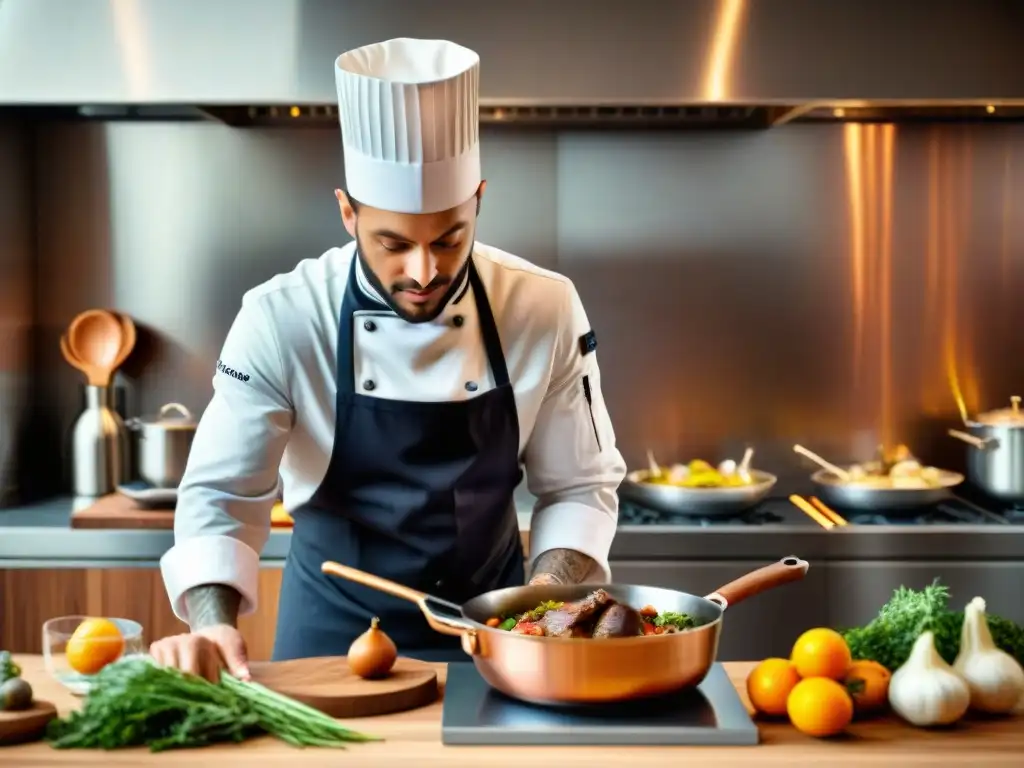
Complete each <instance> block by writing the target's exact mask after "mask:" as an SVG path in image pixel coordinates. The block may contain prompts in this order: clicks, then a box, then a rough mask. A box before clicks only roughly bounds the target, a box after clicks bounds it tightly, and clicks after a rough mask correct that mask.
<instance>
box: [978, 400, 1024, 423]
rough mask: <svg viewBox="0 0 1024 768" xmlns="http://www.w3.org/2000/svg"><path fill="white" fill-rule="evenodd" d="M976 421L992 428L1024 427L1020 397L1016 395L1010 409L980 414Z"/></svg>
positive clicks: (999, 409) (1023, 413) (1023, 414)
mask: <svg viewBox="0 0 1024 768" xmlns="http://www.w3.org/2000/svg"><path fill="white" fill-rule="evenodd" d="M975 421H977V422H978V423H979V424H984V425H986V426H990V427H1024V411H1021V409H1020V397H1019V396H1017V395H1014V396H1013V397H1011V398H1010V407H1009V408H997V409H996V410H994V411H986V412H985V413H982V414H979V415H978V417H977V418H976V419H975Z"/></svg>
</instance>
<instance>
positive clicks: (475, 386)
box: [466, 381, 479, 392]
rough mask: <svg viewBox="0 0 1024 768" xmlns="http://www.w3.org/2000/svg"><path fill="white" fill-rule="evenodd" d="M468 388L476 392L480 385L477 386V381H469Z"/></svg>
mask: <svg viewBox="0 0 1024 768" xmlns="http://www.w3.org/2000/svg"><path fill="white" fill-rule="evenodd" d="M466 389H468V390H469V391H470V392H476V391H477V389H479V387H477V385H476V382H475V381H467V382H466Z"/></svg>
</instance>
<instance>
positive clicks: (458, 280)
mask: <svg viewBox="0 0 1024 768" xmlns="http://www.w3.org/2000/svg"><path fill="white" fill-rule="evenodd" d="M470 242H474V241H473V240H470ZM356 255H357V256H358V257H359V262H360V264H361V265H362V267H363V273H364V274H365V275H366V279H367V281H368V282H369V283H370V285H371V286H373V289H374V290H375V291H376V292H377V294H378V295H379V296H380V297H381V299H382V300H383V301H384V303H385V304H387V305H388V307H389V308H390V309H391V311H392V312H394V313H395V314H396V315H398V316H399V317H400V318H402V319H403V320H405V321H406V322H407V323H429V322H431V321H432V320H436V319H437V318H438V317H439V316H440V315H441V313H442V312H444V308H445V307H447V306H448V302H450V301H451V300H452V299H453V298H454V297H455V294H456V293H458V290H459V287H460V286H461V285H462V281H463V278H465V276H466V272H467V271H468V270H469V260H470V259H471V258H472V257H473V253H472V251H470V254H469V256H468V257H467V258H466V261H465V262H463V264H462V266H461V267H460V268H459V271H458V272H456V273H455V276H454V277H447V276H442V275H438V276H436V277H435V278H434V279H433V280H431V281H430V283H429V284H428V285H426V286H421V285H420V284H419V283H417V282H415V281H414V280H401V281H399V282H397V283H395V284H394V285H392V286H391V288H385V287H384V284H383V283H381V281H380V278H378V277H377V275H376V274H375V273H374V271H373V270H372V269H370V265H369V264H367V263H366V259H365V258H363V243H362V238H361V237H360V236H359V227H358V225H357V226H356ZM442 286H447V288H445V290H444V293H443V294H441V298H440V299H439V300H438V302H437V305H436V306H435V307H434V308H433V309H430V310H427V311H423V312H409V311H408V310H406V309H404V308H403V307H401V306H399V304H398V302H397V301H395V298H394V294H395V293H397V292H399V291H404V290H410V289H411V290H414V291H423V290H431V289H432V288H438V289H440V288H441V287H442Z"/></svg>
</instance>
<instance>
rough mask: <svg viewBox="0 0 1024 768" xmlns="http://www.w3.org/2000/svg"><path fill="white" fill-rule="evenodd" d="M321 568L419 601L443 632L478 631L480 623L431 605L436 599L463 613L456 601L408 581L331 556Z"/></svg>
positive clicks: (343, 577) (398, 595)
mask: <svg viewBox="0 0 1024 768" xmlns="http://www.w3.org/2000/svg"><path fill="white" fill-rule="evenodd" d="M320 570H321V571H322V572H323V573H326V574H329V575H331V576H338V577H340V578H342V579H347V580H348V581H354V582H355V583H356V584H362V585H363V586H364V587H369V588H370V589H376V590H377V591H378V592H385V593H387V594H389V595H392V596H393V597H397V598H399V599H401V600H408V601H409V602H410V603H415V604H416V605H417V606H418V607H419V609H420V611H421V612H422V613H423V616H424V618H425V619H426V620H427V624H429V625H430V627H431V628H432V629H433V630H434V631H435V632H440V633H441V634H442V635H453V636H455V637H459V636H461V635H464V634H467V633H473V634H474V635H475V634H476V627H475V626H474V625H472V624H470V623H469V622H466V621H462V620H461V619H456V618H453V617H451V616H440V615H438V614H436V613H434V611H433V610H431V608H430V605H429V603H436V604H437V605H441V606H444V607H445V608H447V609H448V610H450V611H453V612H454V613H457V614H461V613H462V607H461V606H458V605H456V604H455V603H450V602H448V601H447V600H442V599H441V598H440V597H434V596H433V595H428V594H427V593H426V592H420V591H419V590H417V589H413V588H412V587H407V586H405V585H404V584H399V583H397V582H394V581H391V580H389V579H382V578H381V577H380V576H374V575H373V574H372V573H367V572H366V571H360V570H359V569H358V568H350V567H349V566H347V565H342V564H341V563H335V562H333V561H331V560H327V561H325V562H324V563H323V564H322V565H321V566H320Z"/></svg>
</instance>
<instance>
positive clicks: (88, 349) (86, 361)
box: [68, 309, 124, 387]
mask: <svg viewBox="0 0 1024 768" xmlns="http://www.w3.org/2000/svg"><path fill="white" fill-rule="evenodd" d="M123 340H124V334H123V333H122V332H121V322H120V321H119V320H118V319H117V318H116V317H114V315H112V314H110V313H109V312H107V311H105V310H102V309H90V310H86V311H85V312H82V313H81V314H80V315H78V317H76V318H75V319H74V320H72V321H71V326H70V327H69V328H68V346H69V348H70V349H71V352H72V353H73V354H74V355H75V357H77V358H78V359H79V361H81V363H82V365H84V366H85V368H84V369H83V370H84V371H85V374H86V376H87V378H88V379H89V384H90V385H92V386H94V387H106V386H109V384H110V374H111V372H112V371H113V365H114V361H115V360H116V359H117V356H118V353H119V351H120V349H121V344H122V342H123Z"/></svg>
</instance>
